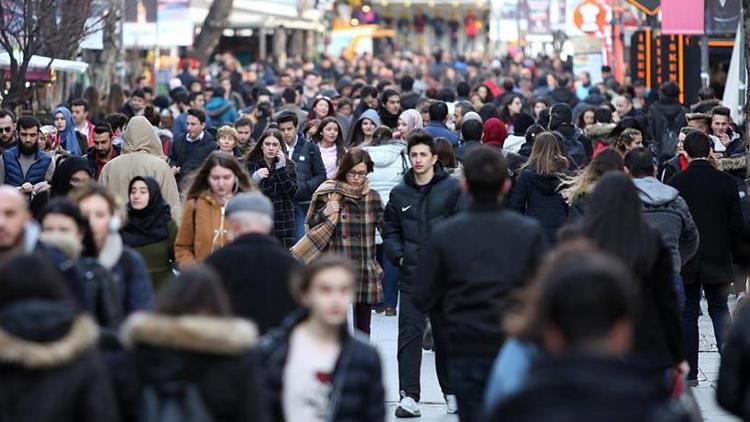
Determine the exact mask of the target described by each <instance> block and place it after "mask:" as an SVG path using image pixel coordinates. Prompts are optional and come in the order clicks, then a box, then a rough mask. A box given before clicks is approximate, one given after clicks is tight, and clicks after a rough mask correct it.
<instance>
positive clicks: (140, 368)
mask: <svg viewBox="0 0 750 422" xmlns="http://www.w3.org/2000/svg"><path fill="white" fill-rule="evenodd" d="M121 336H122V338H123V342H124V343H125V344H126V345H128V348H129V350H128V351H127V352H123V353H122V354H121V355H119V356H117V357H115V358H114V359H113V360H112V362H111V366H112V368H111V370H112V374H113V377H114V379H115V386H116V388H117V396H118V399H119V402H120V409H121V412H122V419H123V420H124V421H134V422H136V421H139V420H140V418H139V416H140V415H139V412H140V411H142V410H145V409H148V408H149V407H148V406H147V405H146V404H145V402H144V398H145V397H146V396H147V395H150V394H154V393H155V394H159V392H160V391H165V392H166V391H167V390H168V389H175V388H178V387H183V388H185V389H188V388H193V389H196V390H197V392H198V393H199V397H200V399H199V400H200V401H202V403H203V405H204V408H203V409H202V410H204V411H205V412H207V413H208V414H209V416H210V417H212V418H213V420H215V421H217V422H219V421H237V422H240V421H249V420H252V421H262V422H266V421H268V420H269V419H268V412H267V409H266V406H265V404H266V403H265V398H266V396H265V389H264V386H263V375H262V371H261V369H260V360H259V357H258V355H257V353H255V352H253V351H251V349H250V347H251V346H252V345H253V344H254V343H255V341H256V340H257V330H256V328H255V327H254V326H253V325H252V324H251V323H249V322H247V321H246V320H242V319H238V318H228V317H211V316H202V315H201V316H199V315H182V316H167V315H159V314H154V313H145V312H144V313H138V314H135V315H133V316H131V317H130V318H129V319H128V321H127V322H126V323H125V325H124V326H123V330H122V335H121ZM178 391H179V390H178ZM147 393H148V394H147ZM194 416H197V415H194ZM101 420H104V419H101Z"/></svg>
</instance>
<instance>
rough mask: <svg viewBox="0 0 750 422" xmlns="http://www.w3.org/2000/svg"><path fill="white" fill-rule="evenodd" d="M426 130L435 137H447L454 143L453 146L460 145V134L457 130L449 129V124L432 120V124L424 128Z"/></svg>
mask: <svg viewBox="0 0 750 422" xmlns="http://www.w3.org/2000/svg"><path fill="white" fill-rule="evenodd" d="M424 131H425V132H427V133H429V134H430V135H431V136H432V137H433V138H445V139H447V140H449V141H450V143H451V144H453V148H456V147H458V141H459V139H458V135H457V134H456V132H453V131H451V130H450V129H448V126H446V125H445V123H443V122H430V124H429V125H427V127H425V128H424Z"/></svg>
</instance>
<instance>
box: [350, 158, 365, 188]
mask: <svg viewBox="0 0 750 422" xmlns="http://www.w3.org/2000/svg"><path fill="white" fill-rule="evenodd" d="M365 180H367V165H366V164H365V163H359V164H357V165H356V166H354V167H352V168H351V169H349V171H348V172H346V183H348V184H350V185H352V186H362V185H363V184H364V183H365Z"/></svg>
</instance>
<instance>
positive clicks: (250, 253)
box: [206, 234, 302, 334]
mask: <svg viewBox="0 0 750 422" xmlns="http://www.w3.org/2000/svg"><path fill="white" fill-rule="evenodd" d="M206 264H207V265H210V266H211V267H213V268H214V269H215V270H216V271H217V272H218V273H219V275H220V276H221V280H222V282H223V283H224V287H225V288H226V290H227V294H228V295H229V300H231V302H232V310H233V311H234V313H235V314H236V315H239V316H241V317H244V318H248V319H251V320H253V321H254V322H255V323H256V324H258V328H259V329H260V332H261V334H263V333H266V332H267V331H268V330H270V329H271V328H274V327H277V326H279V324H281V322H282V321H283V320H284V317H286V316H287V315H288V314H289V313H290V312H291V311H293V310H294V309H296V308H297V303H296V302H295V301H294V298H293V297H292V293H291V291H290V285H289V282H290V279H291V277H292V275H293V274H294V273H295V272H296V271H299V270H300V269H301V268H302V264H301V263H300V262H299V261H297V260H296V259H295V258H294V257H293V256H292V255H291V254H290V253H289V250H288V249H286V248H285V247H283V246H282V245H281V243H279V241H278V240H277V239H275V238H273V237H271V236H264V235H260V234H246V235H243V236H240V237H238V238H237V239H235V240H234V242H232V243H230V244H229V245H227V246H224V247H223V248H221V249H219V250H218V251H216V252H214V253H213V254H211V256H209V257H208V258H207V259H206ZM248 268H252V271H248Z"/></svg>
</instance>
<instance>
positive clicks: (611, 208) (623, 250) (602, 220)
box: [581, 172, 658, 274]
mask: <svg viewBox="0 0 750 422" xmlns="http://www.w3.org/2000/svg"><path fill="white" fill-rule="evenodd" d="M641 207H642V205H641V200H640V198H639V197H638V191H637V190H636V188H635V185H633V182H632V181H631V180H630V178H629V177H627V176H626V175H625V174H623V173H620V172H608V173H606V174H605V175H604V176H602V178H601V179H599V182H598V183H597V184H596V187H595V188H594V191H593V192H591V195H589V197H588V202H587V204H586V213H585V214H584V216H583V220H582V225H581V228H582V232H583V233H584V235H586V236H587V237H589V238H590V239H591V240H592V241H593V242H594V243H595V244H596V245H597V246H598V247H599V249H601V250H603V251H604V252H607V253H609V254H610V255H613V256H615V257H617V258H620V259H622V261H623V262H624V263H625V264H626V265H627V266H628V267H629V268H630V269H632V270H634V271H635V273H636V274H638V273H639V272H642V271H644V270H645V269H647V268H648V267H650V266H651V264H652V262H653V260H655V259H656V258H655V257H656V254H657V247H658V244H657V243H656V242H655V237H653V236H652V234H653V232H652V231H651V229H649V227H648V225H647V223H646V221H645V220H644V219H643V215H642V210H641Z"/></svg>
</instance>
